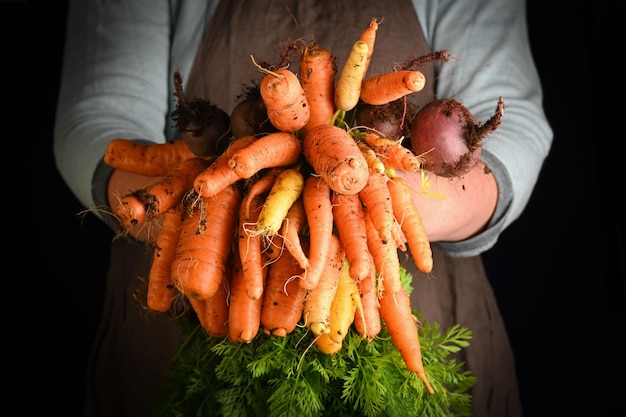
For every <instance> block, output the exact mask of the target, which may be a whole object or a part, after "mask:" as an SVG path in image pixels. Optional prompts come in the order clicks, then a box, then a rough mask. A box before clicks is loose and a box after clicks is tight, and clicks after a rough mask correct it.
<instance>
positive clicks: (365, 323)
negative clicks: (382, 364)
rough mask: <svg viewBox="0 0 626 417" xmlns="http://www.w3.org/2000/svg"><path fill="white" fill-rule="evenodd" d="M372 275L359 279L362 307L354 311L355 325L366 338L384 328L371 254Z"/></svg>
mask: <svg viewBox="0 0 626 417" xmlns="http://www.w3.org/2000/svg"><path fill="white" fill-rule="evenodd" d="M369 257H370V265H371V266H370V268H371V272H370V275H369V276H368V277H367V278H365V279H362V280H361V281H359V293H360V295H361V305H360V308H357V310H356V311H355V313H354V327H355V329H356V330H357V331H358V332H359V334H360V335H361V337H363V338H364V339H368V340H372V339H374V338H375V337H376V336H378V333H380V330H381V328H382V325H381V321H380V311H379V308H380V305H379V303H378V293H379V292H378V287H377V285H376V266H375V265H374V259H373V258H372V256H371V255H370V256H369Z"/></svg>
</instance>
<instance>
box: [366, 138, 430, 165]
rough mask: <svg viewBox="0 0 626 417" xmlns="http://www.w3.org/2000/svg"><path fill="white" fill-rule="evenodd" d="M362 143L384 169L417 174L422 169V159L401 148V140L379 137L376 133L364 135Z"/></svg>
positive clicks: (407, 149)
mask: <svg viewBox="0 0 626 417" xmlns="http://www.w3.org/2000/svg"><path fill="white" fill-rule="evenodd" d="M363 140H364V142H365V143H367V145H368V146H369V147H370V148H371V149H372V150H373V151H374V153H376V155H377V156H378V158H379V159H380V160H381V162H382V163H383V164H384V166H385V167H386V168H392V169H402V170H404V171H409V172H418V171H420V170H421V169H422V158H421V157H420V156H418V155H415V154H414V153H413V151H412V150H410V149H409V148H406V147H404V146H402V141H401V140H393V139H389V138H386V137H381V136H379V135H377V134H376V133H366V134H365V136H364V138H363Z"/></svg>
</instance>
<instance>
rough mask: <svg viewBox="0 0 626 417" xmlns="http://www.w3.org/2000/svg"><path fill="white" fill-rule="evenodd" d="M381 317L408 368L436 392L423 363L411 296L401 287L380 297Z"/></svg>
mask: <svg viewBox="0 0 626 417" xmlns="http://www.w3.org/2000/svg"><path fill="white" fill-rule="evenodd" d="M380 315H381V317H382V318H383V320H384V322H385V326H386V327H387V330H388V331H389V335H390V336H391V340H392V341H393V343H394V345H395V346H396V348H397V349H398V351H400V354H401V355H402V358H403V359H404V362H405V363H406V367H407V368H408V369H409V370H410V371H411V372H415V374H417V376H418V377H419V378H420V379H421V380H422V381H424V384H425V385H426V390H427V391H428V392H429V393H430V394H433V393H434V390H433V388H432V387H431V386H430V383H429V382H428V378H427V376H426V372H425V370H424V364H423V362H422V348H421V345H420V340H419V335H418V331H417V324H416V320H417V319H416V317H415V316H414V315H413V312H412V310H411V301H410V299H409V295H408V294H407V292H406V291H405V290H404V288H402V287H401V289H400V290H399V291H397V292H394V293H391V292H389V291H384V292H383V293H382V296H381V297H380Z"/></svg>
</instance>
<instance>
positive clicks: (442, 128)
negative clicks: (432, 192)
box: [410, 97, 504, 177]
mask: <svg viewBox="0 0 626 417" xmlns="http://www.w3.org/2000/svg"><path fill="white" fill-rule="evenodd" d="M503 114H504V100H503V99H502V97H500V98H499V99H498V105H497V107H496V112H495V113H494V115H493V116H492V117H491V118H490V119H489V120H487V121H486V122H485V123H479V122H478V121H477V120H476V118H475V117H474V116H473V115H472V114H471V113H470V111H469V110H468V109H467V108H466V107H465V106H464V105H463V104H461V103H460V102H458V101H457V100H455V99H451V98H443V99H438V100H435V101H432V102H430V103H428V104H427V105H426V106H424V107H423V108H422V109H421V110H420V111H419V112H418V113H417V114H416V115H415V118H414V119H413V122H412V123H411V136H410V137H411V146H412V147H413V151H414V152H415V153H416V154H417V155H423V157H424V168H425V169H426V170H427V171H430V172H432V173H433V174H435V175H439V176H442V177H458V176H461V175H463V174H466V173H468V172H469V171H470V170H471V169H472V168H474V166H476V164H477V163H478V161H479V160H480V155H481V153H482V145H483V139H484V138H485V137H486V136H487V135H488V134H490V133H491V132H493V131H494V130H496V129H497V128H498V126H500V123H501V122H502V115H503Z"/></svg>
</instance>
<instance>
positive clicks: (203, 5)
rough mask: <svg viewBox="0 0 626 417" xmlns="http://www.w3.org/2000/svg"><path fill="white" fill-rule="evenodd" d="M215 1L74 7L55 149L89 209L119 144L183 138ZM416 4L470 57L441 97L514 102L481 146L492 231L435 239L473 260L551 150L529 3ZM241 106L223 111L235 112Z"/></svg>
mask: <svg viewBox="0 0 626 417" xmlns="http://www.w3.org/2000/svg"><path fill="white" fill-rule="evenodd" d="M303 1H304V0H303ZM217 3H218V1H211V0H201V1H181V0H178V1H177V0H169V1H168V0H133V1H127V2H120V1H99V2H95V1H90V0H76V1H74V0H72V1H71V2H70V13H69V17H68V28H67V39H66V49H65V56H64V65H63V70H62V79H61V90H60V95H59V99H58V107H57V115H56V125H55V132H54V153H55V158H56V164H57V167H58V169H59V171H60V173H61V175H62V177H63V179H64V180H65V182H66V183H67V185H68V186H69V187H70V189H71V190H72V191H73V192H74V194H75V195H76V196H77V198H78V199H79V200H80V202H81V203H82V204H83V205H84V206H85V207H93V206H95V205H97V204H105V202H106V200H105V196H106V193H105V190H106V181H107V179H108V173H109V169H108V167H106V166H105V165H104V164H103V163H102V156H103V155H104V150H105V148H106V146H107V144H108V143H109V141H110V140H111V139H114V138H118V137H120V138H132V139H138V140H147V141H152V142H155V143H162V142H165V141H170V140H173V139H174V138H175V135H176V130H175V126H174V124H173V122H172V120H171V118H170V114H171V111H172V110H173V109H174V108H175V106H176V102H175V97H174V94H173V91H172V81H171V80H172V74H173V73H174V71H175V70H179V71H180V72H181V74H182V76H183V80H186V79H187V75H188V74H189V71H190V69H191V66H192V64H193V61H194V58H195V54H196V51H197V49H198V47H199V45H200V42H201V41H202V38H203V36H204V33H205V30H206V28H207V26H208V24H209V23H210V21H211V17H212V15H213V13H214V11H215V8H216V6H217ZM413 3H414V6H415V9H416V12H417V15H418V17H419V19H420V23H421V25H422V28H423V30H424V32H425V35H426V39H427V41H428V42H429V44H430V46H431V49H432V50H443V49H445V50H448V51H449V52H450V53H451V54H452V55H454V56H459V57H462V59H461V60H459V61H458V62H451V63H448V64H446V65H444V66H442V70H441V73H440V74H439V75H440V76H439V77H438V79H437V90H436V94H437V96H439V97H455V98H456V99H458V100H460V101H462V102H463V104H464V105H466V106H467V107H468V109H469V110H470V111H471V112H472V114H473V115H474V116H475V117H476V118H477V119H478V120H481V121H484V120H487V119H488V118H489V117H490V116H491V115H492V114H493V112H494V110H495V103H496V101H497V97H499V96H503V97H504V100H505V103H506V106H507V110H506V112H505V117H504V119H503V122H502V125H501V126H500V127H499V128H498V130H497V131H496V132H494V133H493V134H491V135H490V136H489V137H488V139H487V140H486V141H485V144H484V150H483V160H484V161H485V162H486V163H487V165H488V166H489V167H490V168H491V169H492V170H493V172H494V175H495V177H496V180H497V183H498V188H499V199H498V205H497V209H496V213H495V215H494V217H493V219H492V221H491V223H490V225H489V227H488V228H487V229H486V230H485V231H484V232H482V233H480V234H479V235H477V236H474V237H472V238H470V239H467V240H465V241H461V242H437V244H438V245H440V246H441V247H442V248H443V249H444V250H445V251H446V252H447V253H449V254H451V255H453V256H472V255H476V254H479V253H481V252H483V251H485V250H487V249H489V248H490V247H492V246H493V245H494V244H495V242H496V241H497V238H498V236H499V235H500V233H501V232H502V231H503V230H504V229H505V228H506V227H507V226H508V225H510V224H511V222H513V221H514V220H515V219H517V218H518V217H519V215H520V214H521V213H522V211H523V210H524V208H525V206H526V204H527V202H528V200H529V198H530V195H531V193H532V190H533V188H534V185H535V183H536V181H537V177H538V174H539V171H540V169H541V166H542V164H543V161H544V159H545V157H546V156H547V154H548V152H549V149H550V146H551V143H552V130H551V128H550V126H549V124H548V122H547V120H546V117H545V114H544V112H543V107H542V90H541V84H540V80H539V78H538V74H537V71H536V68H535V65H534V62H533V59H532V55H531V51H530V46H529V43H528V36H527V26H526V11H525V2H524V1H522V0H497V1H490V0H464V1H455V0H414V2H413ZM351 4H352V2H351ZM259 18H262V16H260V17H259ZM225 70H226V71H227V70H228V69H225ZM235 100H236V97H232V99H231V101H230V102H218V103H216V104H218V105H219V106H220V107H222V108H223V109H224V110H226V111H227V112H229V111H230V110H232V107H233V106H234V104H235Z"/></svg>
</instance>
